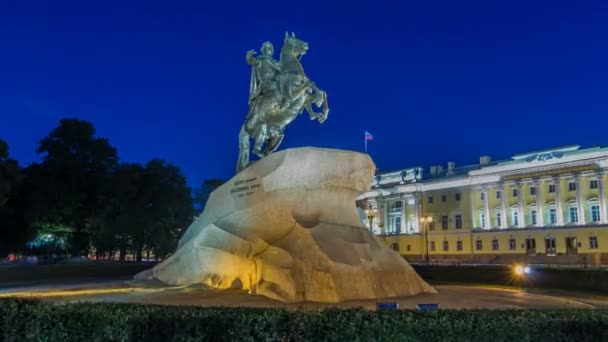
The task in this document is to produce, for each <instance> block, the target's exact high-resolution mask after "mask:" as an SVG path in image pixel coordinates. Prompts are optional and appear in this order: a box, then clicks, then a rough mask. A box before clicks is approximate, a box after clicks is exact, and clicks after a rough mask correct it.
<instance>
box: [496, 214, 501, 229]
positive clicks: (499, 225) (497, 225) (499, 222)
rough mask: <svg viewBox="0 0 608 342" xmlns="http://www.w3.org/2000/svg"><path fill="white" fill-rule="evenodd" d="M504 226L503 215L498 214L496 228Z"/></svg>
mask: <svg viewBox="0 0 608 342" xmlns="http://www.w3.org/2000/svg"><path fill="white" fill-rule="evenodd" d="M501 226H502V214H501V213H500V212H497V213H496V227H501Z"/></svg>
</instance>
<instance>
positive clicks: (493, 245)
mask: <svg viewBox="0 0 608 342" xmlns="http://www.w3.org/2000/svg"><path fill="white" fill-rule="evenodd" d="M492 250H494V251H497V250H498V240H497V239H494V240H492Z"/></svg>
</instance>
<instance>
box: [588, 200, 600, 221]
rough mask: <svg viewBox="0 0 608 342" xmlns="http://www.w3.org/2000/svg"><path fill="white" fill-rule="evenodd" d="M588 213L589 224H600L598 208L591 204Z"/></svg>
mask: <svg viewBox="0 0 608 342" xmlns="http://www.w3.org/2000/svg"><path fill="white" fill-rule="evenodd" d="M589 211H590V212H591V222H600V206H599V205H597V204H592V205H591V206H590V207H589Z"/></svg>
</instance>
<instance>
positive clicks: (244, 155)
mask: <svg viewBox="0 0 608 342" xmlns="http://www.w3.org/2000/svg"><path fill="white" fill-rule="evenodd" d="M250 147H251V146H250V144H249V134H248V133H247V130H246V129H245V125H243V126H242V127H241V132H240V133H239V159H238V162H237V165H236V172H239V171H241V170H243V169H244V168H246V167H247V164H249V149H250Z"/></svg>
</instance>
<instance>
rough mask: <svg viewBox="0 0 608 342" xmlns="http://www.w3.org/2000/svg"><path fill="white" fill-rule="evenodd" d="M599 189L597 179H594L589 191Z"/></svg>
mask: <svg viewBox="0 0 608 342" xmlns="http://www.w3.org/2000/svg"><path fill="white" fill-rule="evenodd" d="M597 188H599V185H598V182H597V179H592V180H590V181H589V189H597Z"/></svg>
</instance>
